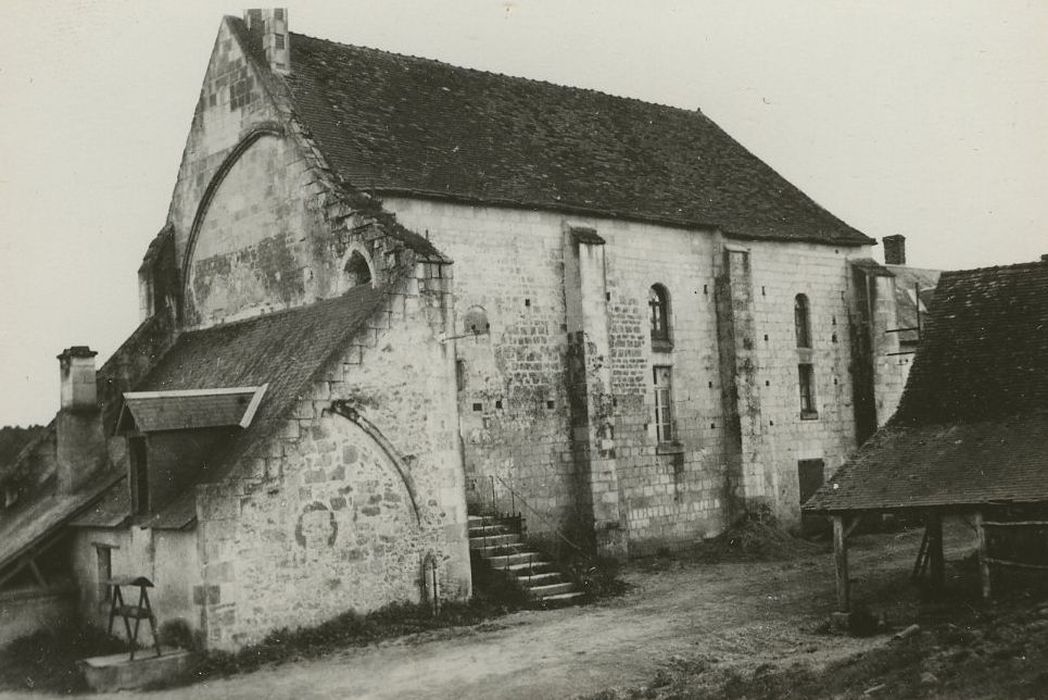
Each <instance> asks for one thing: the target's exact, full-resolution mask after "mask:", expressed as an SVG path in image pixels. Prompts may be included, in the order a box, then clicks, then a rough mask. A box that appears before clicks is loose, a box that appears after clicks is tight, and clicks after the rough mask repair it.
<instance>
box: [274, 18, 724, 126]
mask: <svg viewBox="0 0 1048 700" xmlns="http://www.w3.org/2000/svg"><path fill="white" fill-rule="evenodd" d="M290 34H291V36H292V38H294V37H300V38H304V39H309V40H311V41H319V42H322V43H325V44H332V45H334V46H339V47H342V48H346V49H356V50H359V51H373V52H375V53H381V54H386V55H387V56H394V57H397V58H407V59H410V60H412V61H420V62H423V63H430V64H434V65H438V66H444V67H447V68H452V69H454V70H463V71H469V72H471V73H477V74H479V75H490V76H492V77H496V78H502V79H508V80H519V81H522V82H526V83H532V84H534V85H547V86H549V87H555V88H562V89H564V90H573V91H578V92H587V93H590V94H593V95H600V96H602V97H609V98H611V99H614V100H625V101H627V102H636V103H638V104H642V105H649V106H654V107H662V108H664V109H672V110H675V111H678V112H682V113H683V114H687V115H692V116H698V117H702V118H703V119H706V120H709V117H707V116H706V114H705V112H703V111H702V108H701V107H698V106H696V107H695V108H694V109H689V108H687V107H681V106H679V105H671V104H666V103H665V102H653V101H651V100H644V99H641V98H639V97H634V96H632V95H616V94H614V93H611V92H605V91H604V90H598V89H597V88H590V87H580V86H578V85H565V84H564V83H555V82H553V81H550V80H542V79H540V78H528V77H526V76H523V75H512V74H510V73H499V72H497V71H492V70H484V69H483V68H471V67H469V66H460V65H457V64H454V63H450V62H448V61H442V60H440V59H439V58H430V57H428V56H416V55H414V54H406V53H398V52H396V51H389V50H388V49H379V48H375V47H373V46H362V45H360V44H346V43H343V42H341V41H335V40H333V39H324V38H323V37H316V36H311V35H309V34H300V33H298V32H290ZM292 52H294V48H293V47H292ZM291 60H292V69H293V68H294V53H292V59H291Z"/></svg>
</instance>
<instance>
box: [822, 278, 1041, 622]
mask: <svg viewBox="0 0 1048 700" xmlns="http://www.w3.org/2000/svg"><path fill="white" fill-rule="evenodd" d="M803 509H804V511H805V512H806V513H812V514H815V513H819V514H823V515H826V516H828V517H829V518H830V519H831V520H832V521H833V541H834V555H835V556H834V558H835V565H836V571H837V598H838V600H837V603H838V610H839V611H840V612H847V611H848V610H849V607H850V600H849V585H848V556H847V538H848V535H849V534H850V532H851V531H852V529H853V528H854V526H855V524H856V523H857V522H858V520H859V519H860V518H861V517H862V516H864V515H870V514H883V513H897V514H906V515H910V516H919V517H921V518H923V520H924V522H925V523H926V532H925V538H924V541H923V542H922V545H921V551H920V552H919V553H918V561H917V564H916V566H915V572H917V571H919V570H921V569H922V568H924V567H925V566H927V568H928V571H929V574H930V578H931V582H932V585H933V587H934V586H941V585H942V582H943V573H944V571H943V547H942V521H943V518H944V517H946V516H960V517H963V518H966V519H968V520H969V522H970V523H971V524H972V526H973V527H974V529H975V531H976V533H977V537H978V543H979V567H980V573H981V581H982V593H983V595H984V596H986V597H989V596H990V591H991V570H992V569H996V568H999V567H1021V568H1025V569H1033V570H1043V571H1048V260H1045V259H1042V260H1041V261H1040V262H1035V263H1024V264H1018V265H1010V266H1007V267H991V268H982V269H976V270H961V271H955V272H945V273H943V275H942V277H941V278H940V280H939V284H938V287H937V289H936V291H935V301H934V305H933V307H932V309H931V313H930V317H929V318H928V322H927V325H926V327H925V331H924V333H923V334H922V338H921V344H920V347H919V349H918V351H917V355H916V357H915V358H914V363H913V368H912V370H911V373H910V376H909V380H908V382H907V384H906V389H905V392H904V393H903V397H902V401H901V402H900V405H899V409H898V411H897V412H896V413H895V415H894V416H893V417H892V419H891V420H890V421H889V422H888V423H887V424H886V425H885V426H884V428H882V429H881V430H879V431H878V432H877V433H876V435H874V437H873V438H872V439H871V440H869V441H868V442H867V443H866V444H864V445H863V446H862V447H861V448H860V449H859V450H858V451H857V452H856V453H855V454H854V455H853V456H852V457H851V458H850V459H848V460H847V461H846V462H845V463H844V464H843V465H842V466H841V468H840V469H839V470H838V471H837V472H836V473H835V474H834V476H833V477H832V478H831V479H830V480H829V481H828V482H827V483H826V484H825V485H824V486H823V487H821V488H820V489H819V490H818V491H817V492H816V493H815V494H814V495H813V496H812V498H811V499H809V500H808V502H807V503H805V504H804V506H803Z"/></svg>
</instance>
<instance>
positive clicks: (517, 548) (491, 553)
mask: <svg viewBox="0 0 1048 700" xmlns="http://www.w3.org/2000/svg"><path fill="white" fill-rule="evenodd" d="M472 549H473V551H474V552H476V553H477V554H479V555H480V556H482V557H484V558H485V559H491V558H492V557H501V556H506V555H509V554H524V553H525V552H528V551H530V550H528V547H527V545H525V544H524V543H522V542H517V543H516V544H501V545H497V546H492V547H473V548H472Z"/></svg>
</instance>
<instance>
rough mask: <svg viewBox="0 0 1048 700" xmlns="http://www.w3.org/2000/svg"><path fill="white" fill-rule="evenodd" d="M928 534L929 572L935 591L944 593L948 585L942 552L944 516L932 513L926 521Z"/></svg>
mask: <svg viewBox="0 0 1048 700" xmlns="http://www.w3.org/2000/svg"><path fill="white" fill-rule="evenodd" d="M926 528H927V532H928V572H929V575H930V582H931V588H932V590H933V591H942V589H943V586H944V585H945V583H946V567H945V561H944V559H943V552H942V516H941V515H940V514H939V513H937V512H935V511H932V512H931V513H929V514H928V516H927V520H926Z"/></svg>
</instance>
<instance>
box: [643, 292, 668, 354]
mask: <svg viewBox="0 0 1048 700" xmlns="http://www.w3.org/2000/svg"><path fill="white" fill-rule="evenodd" d="M648 308H649V310H650V312H651V346H652V349H653V350H661V351H666V350H671V349H673V339H672V337H671V335H670V294H669V292H668V291H666V288H665V287H664V286H662V285H661V284H653V285H652V286H651V289H649V290H648Z"/></svg>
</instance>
